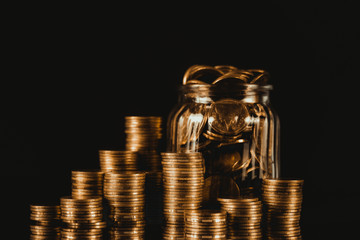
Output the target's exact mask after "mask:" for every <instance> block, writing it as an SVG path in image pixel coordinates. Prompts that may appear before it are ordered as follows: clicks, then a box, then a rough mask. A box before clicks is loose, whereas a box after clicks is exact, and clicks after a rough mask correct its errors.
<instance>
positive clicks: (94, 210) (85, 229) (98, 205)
mask: <svg viewBox="0 0 360 240" xmlns="http://www.w3.org/2000/svg"><path fill="white" fill-rule="evenodd" d="M60 210H61V220H62V222H63V227H62V228H61V239H102V238H103V229H104V228H105V227H106V222H104V221H103V205H102V197H92V198H90V197H89V198H81V199H77V198H73V197H61V198H60Z"/></svg>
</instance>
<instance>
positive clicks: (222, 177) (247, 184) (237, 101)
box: [168, 65, 280, 202]
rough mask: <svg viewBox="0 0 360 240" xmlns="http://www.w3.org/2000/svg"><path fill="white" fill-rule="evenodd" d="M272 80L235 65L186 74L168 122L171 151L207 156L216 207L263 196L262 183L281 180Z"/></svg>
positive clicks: (207, 184)
mask: <svg viewBox="0 0 360 240" xmlns="http://www.w3.org/2000/svg"><path fill="white" fill-rule="evenodd" d="M267 78H268V74H267V73H266V72H265V71H263V70H258V69H251V70H240V69H237V68H235V67H233V66H215V67H211V66H204V65H195V66H193V67H190V68H189V69H188V71H187V72H186V73H185V75H184V79H183V86H181V87H180V96H179V103H178V105H177V106H176V107H175V108H174V109H173V111H172V112H171V114H170V116H169V119H168V151H172V152H202V153H203V156H204V158H205V169H206V172H205V178H206V181H205V189H204V191H205V193H204V196H207V197H206V198H208V199H206V200H208V201H210V202H211V201H216V197H225V195H227V196H229V195H230V196H232V195H233V196H238V195H253V194H255V195H259V191H260V180H261V179H263V178H267V177H272V178H276V177H278V176H279V150H278V149H279V130H280V129H279V119H278V116H277V115H276V113H275V112H274V110H273V109H272V108H271V105H270V100H269V91H270V90H271V89H272V87H271V85H267V84H266V82H267ZM235 186H236V187H235ZM222 195H224V196H222Z"/></svg>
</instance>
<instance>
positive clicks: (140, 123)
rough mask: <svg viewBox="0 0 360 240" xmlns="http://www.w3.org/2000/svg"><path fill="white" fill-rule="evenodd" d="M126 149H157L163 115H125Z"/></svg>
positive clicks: (136, 150) (137, 150)
mask: <svg viewBox="0 0 360 240" xmlns="http://www.w3.org/2000/svg"><path fill="white" fill-rule="evenodd" d="M125 133H126V149H127V150H130V151H134V152H139V151H149V150H156V149H157V148H158V143H159V140H160V139H161V117H157V116H127V117H125Z"/></svg>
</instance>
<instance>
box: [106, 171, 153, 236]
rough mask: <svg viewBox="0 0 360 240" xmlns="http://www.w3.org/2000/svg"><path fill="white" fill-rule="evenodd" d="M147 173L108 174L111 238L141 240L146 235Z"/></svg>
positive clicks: (107, 195) (124, 172)
mask: <svg viewBox="0 0 360 240" xmlns="http://www.w3.org/2000/svg"><path fill="white" fill-rule="evenodd" d="M145 175H146V173H145V172H140V171H123V172H108V173H105V178H104V197H105V198H106V200H107V201H108V204H109V206H110V214H109V218H110V220H111V222H112V229H111V230H110V236H112V237H113V238H116V237H117V236H122V237H123V238H124V239H125V238H126V239H141V238H143V236H144V233H145V212H144V209H145Z"/></svg>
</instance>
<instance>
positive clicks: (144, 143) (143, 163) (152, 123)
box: [125, 116, 162, 225]
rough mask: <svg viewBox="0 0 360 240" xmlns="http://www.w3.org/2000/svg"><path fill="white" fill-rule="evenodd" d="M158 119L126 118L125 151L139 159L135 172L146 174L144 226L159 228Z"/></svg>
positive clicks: (160, 210) (160, 212)
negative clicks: (144, 172) (136, 155)
mask: <svg viewBox="0 0 360 240" xmlns="http://www.w3.org/2000/svg"><path fill="white" fill-rule="evenodd" d="M161 125H162V118H161V117H159V116H126V117H125V133H126V149H127V150H129V151H133V152H136V153H137V154H138V156H139V163H140V164H139V165H138V170H143V171H146V173H147V174H146V186H145V191H146V222H147V224H148V225H159V224H160V223H161V219H162V167H161V157H160V154H159V141H160V139H161V137H162V133H161V131H162V128H161Z"/></svg>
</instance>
